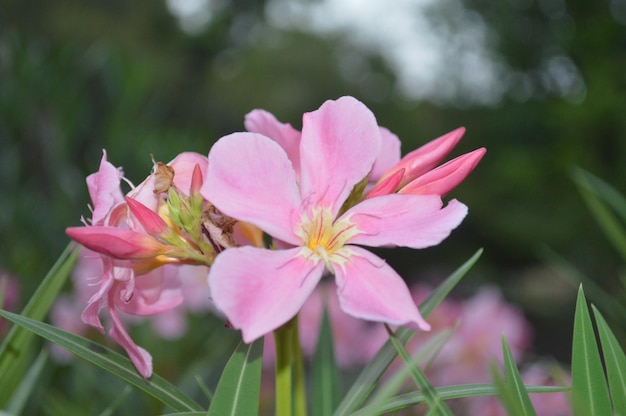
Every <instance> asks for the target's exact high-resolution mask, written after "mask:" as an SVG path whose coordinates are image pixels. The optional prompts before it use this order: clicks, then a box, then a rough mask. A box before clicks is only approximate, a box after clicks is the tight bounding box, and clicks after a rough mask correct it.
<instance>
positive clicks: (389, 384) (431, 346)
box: [367, 328, 456, 415]
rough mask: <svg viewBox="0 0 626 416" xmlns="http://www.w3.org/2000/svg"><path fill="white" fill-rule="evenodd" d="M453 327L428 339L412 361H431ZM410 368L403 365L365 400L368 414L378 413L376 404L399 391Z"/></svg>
mask: <svg viewBox="0 0 626 416" xmlns="http://www.w3.org/2000/svg"><path fill="white" fill-rule="evenodd" d="M455 329H456V328H454V329H453V328H448V329H445V330H443V331H441V332H440V333H438V334H437V335H435V336H434V337H432V338H431V339H430V340H428V342H427V343H426V344H425V345H424V346H422V347H421V348H420V349H419V350H418V351H417V352H416V353H415V354H414V355H413V361H415V362H416V363H419V364H420V365H421V364H422V363H423V362H424V361H426V360H431V361H432V360H433V359H434V358H435V357H436V356H437V354H438V353H439V351H441V349H442V348H443V347H444V345H445V344H446V343H447V342H448V340H449V339H450V338H451V337H452V335H453V334H454V332H455ZM410 369H411V367H409V366H406V365H405V366H403V367H402V368H401V369H400V370H398V371H396V373H395V374H394V375H393V376H392V377H391V378H390V379H389V380H387V381H386V382H385V384H384V385H383V386H382V387H381V388H379V389H378V390H377V391H376V393H375V394H374V395H373V396H372V398H371V399H370V400H369V401H368V402H367V408H368V409H371V412H370V413H367V414H368V415H377V414H380V412H379V410H378V406H383V403H385V402H386V401H387V400H388V399H389V398H390V397H392V396H393V395H395V394H397V392H398V391H400V389H401V388H402V387H403V386H404V385H405V382H406V379H407V378H408V377H409V373H410Z"/></svg>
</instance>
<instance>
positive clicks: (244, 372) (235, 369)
mask: <svg viewBox="0 0 626 416" xmlns="http://www.w3.org/2000/svg"><path fill="white" fill-rule="evenodd" d="M262 358H263V338H260V339H258V340H256V341H254V342H253V343H252V344H245V343H243V342H240V343H239V345H238V346H237V349H236V350H235V352H234V353H233V355H232V356H231V357H230V360H228V363H227V364H226V367H225V368H224V371H223V372H222V376H221V377H220V381H219V382H218V384H217V389H216V390H215V395H214V397H213V401H212V402H211V406H210V408H209V416H227V415H231V416H235V415H241V416H249V415H255V414H258V412H259V394H260V391H261V364H262Z"/></svg>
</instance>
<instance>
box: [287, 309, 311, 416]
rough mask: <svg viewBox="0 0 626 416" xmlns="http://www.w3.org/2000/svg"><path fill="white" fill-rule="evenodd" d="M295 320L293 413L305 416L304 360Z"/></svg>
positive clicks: (293, 339) (293, 333) (293, 336)
mask: <svg viewBox="0 0 626 416" xmlns="http://www.w3.org/2000/svg"><path fill="white" fill-rule="evenodd" d="M297 318H298V317H297V315H296V318H294V319H295V325H294V331H293V332H292V334H291V336H292V339H291V342H292V344H291V345H292V347H293V350H292V353H293V360H294V367H293V377H294V400H295V406H296V408H295V411H296V415H298V416H306V415H307V409H306V386H305V384H304V359H303V358H302V348H301V346H300V336H299V331H298V319H297Z"/></svg>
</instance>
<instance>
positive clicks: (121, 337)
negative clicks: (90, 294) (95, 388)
mask: <svg viewBox="0 0 626 416" xmlns="http://www.w3.org/2000/svg"><path fill="white" fill-rule="evenodd" d="M115 296H116V295H115V294H114V293H110V294H109V301H108V304H109V316H110V317H111V322H112V323H113V326H112V327H111V330H110V331H109V335H111V337H112V338H113V339H114V340H115V341H117V343H118V344H120V345H121V346H122V348H124V349H125V350H126V353H127V354H128V357H129V358H130V360H131V361H132V362H133V365H134V366H135V368H136V369H137V371H138V372H139V374H141V376H142V377H143V378H150V376H151V375H152V356H151V355H150V353H149V352H148V351H146V350H144V349H143V348H141V347H139V346H137V344H135V342H134V341H133V340H132V339H131V337H130V336H129V335H128V332H126V329H125V328H124V324H123V323H122V320H121V319H120V317H119V315H118V313H117V310H116V309H115V305H114V297H115Z"/></svg>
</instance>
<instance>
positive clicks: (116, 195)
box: [87, 149, 124, 225]
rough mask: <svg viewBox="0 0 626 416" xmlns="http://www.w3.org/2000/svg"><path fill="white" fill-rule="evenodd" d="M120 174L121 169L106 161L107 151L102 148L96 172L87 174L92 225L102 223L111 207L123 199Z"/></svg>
mask: <svg viewBox="0 0 626 416" xmlns="http://www.w3.org/2000/svg"><path fill="white" fill-rule="evenodd" d="M122 176H123V175H122V170H121V169H119V168H116V167H115V166H113V165H112V164H111V163H110V162H108V161H107V153H106V150H104V149H103V150H102V159H101V160H100V168H99V169H98V172H96V173H92V174H91V175H89V176H87V189H88V190H89V196H90V197H91V202H92V203H93V214H92V218H91V223H92V224H93V225H102V224H104V221H105V219H106V217H107V216H108V214H109V213H110V212H111V210H112V209H113V207H114V206H115V205H117V204H118V203H120V202H122V201H123V200H124V197H123V195H122V190H121V189H120V181H121V180H122Z"/></svg>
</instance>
